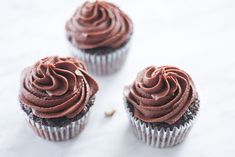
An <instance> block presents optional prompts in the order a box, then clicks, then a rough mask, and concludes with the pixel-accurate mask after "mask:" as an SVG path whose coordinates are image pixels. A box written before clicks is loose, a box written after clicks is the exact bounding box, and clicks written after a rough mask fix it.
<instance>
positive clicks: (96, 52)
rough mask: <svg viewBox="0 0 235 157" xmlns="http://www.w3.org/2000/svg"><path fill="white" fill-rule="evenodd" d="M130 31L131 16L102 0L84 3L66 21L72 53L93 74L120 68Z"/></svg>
mask: <svg viewBox="0 0 235 157" xmlns="http://www.w3.org/2000/svg"><path fill="white" fill-rule="evenodd" d="M132 33H133V24H132V21H131V19H130V18H129V17H128V16H127V15H126V14H125V13H123V12H122V11H121V10H120V9H119V8H118V7H117V6H115V5H114V4H112V3H108V2H105V1H95V2H93V3H92V2H86V3H84V4H83V5H82V6H81V7H79V8H78V9H77V10H76V12H75V13H74V15H73V16H72V17H71V19H70V20H69V21H68V22H67V23H66V34H67V39H68V41H69V45H70V48H71V52H72V53H73V55H74V56H77V57H78V58H80V59H82V60H83V61H84V62H85V63H86V65H87V67H88V70H89V71H90V72H92V73H93V74H96V75H107V74H111V73H114V72H116V71H118V70H119V69H120V68H121V67H122V65H123V64H124V63H125V60H126V57H127V54H128V50H129V47H130V40H131V36H132Z"/></svg>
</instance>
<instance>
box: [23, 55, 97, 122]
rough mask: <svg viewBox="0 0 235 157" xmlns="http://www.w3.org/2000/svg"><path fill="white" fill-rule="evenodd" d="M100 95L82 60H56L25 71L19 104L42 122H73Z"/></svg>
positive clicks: (53, 59)
mask: <svg viewBox="0 0 235 157" xmlns="http://www.w3.org/2000/svg"><path fill="white" fill-rule="evenodd" d="M97 91H98V85H97V83H96V81H95V80H94V79H93V78H92V77H91V76H90V75H89V74H88V73H87V71H86V68H85V66H84V64H83V63H82V62H81V61H80V60H78V59H75V58H69V57H68V58H59V57H57V56H54V57H47V58H44V59H41V60H40V61H38V62H37V63H36V64H35V65H34V66H31V67H28V68H26V69H25V70H24V71H23V73H22V79H21V86H20V95H19V100H20V102H21V104H23V105H26V106H27V107H29V108H31V109H32V111H33V113H34V114H35V115H36V116H38V117H40V118H60V117H67V118H73V117H75V116H76V115H78V114H79V113H80V112H81V111H83V110H84V108H85V105H86V104H87V103H88V101H89V99H90V98H91V97H92V96H93V95H94V94H95V93H96V92H97Z"/></svg>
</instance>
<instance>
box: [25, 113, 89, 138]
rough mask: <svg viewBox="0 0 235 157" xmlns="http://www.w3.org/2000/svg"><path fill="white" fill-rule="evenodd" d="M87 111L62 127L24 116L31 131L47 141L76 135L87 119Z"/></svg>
mask: <svg viewBox="0 0 235 157" xmlns="http://www.w3.org/2000/svg"><path fill="white" fill-rule="evenodd" d="M88 116H89V111H88V112H87V113H86V114H85V115H84V116H83V117H81V118H80V119H78V120H77V121H73V122H71V123H70V124H68V125H66V126H63V127H51V126H45V125H42V124H40V123H37V122H35V121H34V120H32V119H30V118H29V117H28V116H27V115H26V116H25V118H26V120H27V122H28V124H29V125H30V127H31V128H32V129H33V131H34V132H35V133H36V134H37V135H38V136H39V137H42V138H43V139H46V140H49V141H65V140H69V139H71V138H73V137H75V136H77V135H78V134H79V133H80V132H81V131H82V130H83V129H84V127H85V125H86V123H87V121H88Z"/></svg>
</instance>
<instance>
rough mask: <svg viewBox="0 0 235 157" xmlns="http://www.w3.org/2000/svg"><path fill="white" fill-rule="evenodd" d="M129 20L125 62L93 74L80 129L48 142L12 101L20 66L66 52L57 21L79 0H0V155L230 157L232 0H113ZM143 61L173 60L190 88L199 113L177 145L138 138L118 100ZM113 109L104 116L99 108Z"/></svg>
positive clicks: (234, 109) (234, 101) (233, 144)
mask: <svg viewBox="0 0 235 157" xmlns="http://www.w3.org/2000/svg"><path fill="white" fill-rule="evenodd" d="M113 2H114V3H115V4H117V5H118V6H120V7H121V8H122V9H123V10H124V11H125V12H126V13H127V14H129V16H130V17H131V18H132V20H133V22H134V36H133V41H132V48H131V51H130V55H129V56H128V61H127V63H126V64H125V66H124V68H123V69H122V70H121V71H120V72H119V73H117V74H115V75H113V76H109V77H100V78H97V77H96V79H97V81H98V82H99V84H100V91H99V93H98V94H97V99H96V103H95V106H94V107H93V109H92V113H91V116H90V119H89V123H88V125H87V127H86V128H85V130H84V131H83V132H82V134H81V135H80V136H79V137H78V138H75V139H73V140H70V141H67V142H60V143H56V142H48V141H45V140H43V139H41V138H39V137H37V136H35V135H34V133H33V132H32V130H31V129H30V128H29V127H28V126H27V124H26V122H25V120H24V117H23V112H22V111H21V109H20V107H19V103H18V100H17V99H18V89H19V76H20V72H21V70H22V69H23V68H24V67H25V66H28V65H31V64H33V63H34V62H35V61H37V60H38V59H40V58H42V57H45V56H50V55H60V56H66V55H70V54H69V51H68V46H67V45H66V40H65V31H64V25H65V22H66V20H67V19H68V18H69V17H70V16H71V15H72V14H73V12H74V10H75V9H76V7H77V6H79V5H80V4H81V3H82V1H80V0H37V1H36V0H0V100H1V101H0V156H1V157H32V156H33V157H52V156H56V157H60V156H68V157H72V156H76V157H78V156H79V157H91V156H101V157H102V156H103V157H106V156H107V157H115V156H116V157H119V156H134V157H142V156H145V157H151V156H159V157H164V156H166V157H171V156H174V157H194V156H195V157H198V156H201V157H204V156H205V157H221V156H226V157H232V156H235V126H234V121H235V55H234V53H235V1H234V0H144V1H143V0H139V1H137V0H118V1H115V0H113ZM149 65H156V66H161V65H175V66H178V67H180V68H181V69H184V70H185V71H187V72H188V73H189V74H190V75H191V76H192V78H193V80H194V82H195V84H196V85H197V89H198V92H199V94H200V98H201V110H200V115H199V118H198V119H197V121H196V123H195V126H194V128H193V129H192V131H191V133H190V135H189V136H188V138H187V139H186V141H185V142H184V143H182V144H181V145H179V146H176V147H174V148H169V149H157V148H151V147H148V146H145V145H144V144H142V143H141V142H139V141H138V140H137V139H136V138H135V136H134V135H133V133H132V130H131V128H130V127H129V122H128V119H127V116H126V113H125V110H124V107H123V103H122V89H123V86H124V85H126V84H129V83H130V82H131V81H132V80H133V79H134V78H135V76H136V74H137V72H138V71H140V70H141V69H143V68H144V67H146V66H149ZM109 107H114V108H116V110H117V112H116V114H115V115H114V116H113V117H112V118H105V117H104V112H105V110H106V109H107V108H109Z"/></svg>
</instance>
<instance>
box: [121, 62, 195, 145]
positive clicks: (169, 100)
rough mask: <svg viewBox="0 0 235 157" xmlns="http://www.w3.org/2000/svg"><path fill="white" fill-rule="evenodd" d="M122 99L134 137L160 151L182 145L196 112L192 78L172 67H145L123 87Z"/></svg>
mask: <svg viewBox="0 0 235 157" xmlns="http://www.w3.org/2000/svg"><path fill="white" fill-rule="evenodd" d="M124 98H125V99H124V100H125V107H126V109H127V113H128V116H129V119H130V122H131V125H132V127H133V130H134V133H135V134H136V136H137V138H138V139H139V140H141V141H143V142H144V143H146V144H147V145H151V146H156V147H160V148H165V147H171V146H174V145H177V144H179V143H181V142H182V141H183V140H184V139H185V137H186V136H187V135H188V133H189V131H190V129H191V128H192V126H193V123H194V121H195V117H196V116H197V113H198V110H199V99H198V94H197V91H196V88H195V86H194V83H193V81H192V79H191V77H190V76H189V75H188V74H187V73H186V72H184V71H183V70H180V69H178V68H176V67H173V66H162V67H155V66H150V67H147V68H145V69H144V70H142V71H141V72H140V73H138V75H137V77H136V80H135V81H134V83H133V84H131V85H130V86H126V87H125V88H124Z"/></svg>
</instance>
